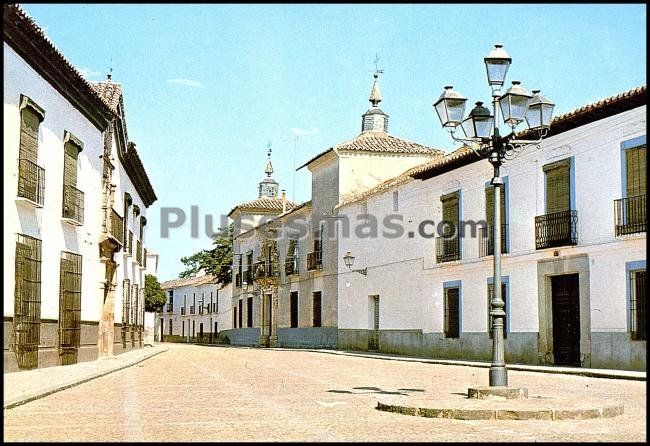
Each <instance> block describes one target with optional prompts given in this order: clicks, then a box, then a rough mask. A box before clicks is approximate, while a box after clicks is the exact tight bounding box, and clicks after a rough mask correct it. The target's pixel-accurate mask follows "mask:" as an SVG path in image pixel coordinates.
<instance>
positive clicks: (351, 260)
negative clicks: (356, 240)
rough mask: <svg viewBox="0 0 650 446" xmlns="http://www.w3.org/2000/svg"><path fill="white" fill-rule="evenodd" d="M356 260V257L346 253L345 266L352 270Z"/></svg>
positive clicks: (344, 257)
mask: <svg viewBox="0 0 650 446" xmlns="http://www.w3.org/2000/svg"><path fill="white" fill-rule="evenodd" d="M354 258H355V257H354V256H353V255H352V254H351V253H350V251H348V252H346V253H345V255H344V256H343V262H345V266H347V267H348V268H352V265H354Z"/></svg>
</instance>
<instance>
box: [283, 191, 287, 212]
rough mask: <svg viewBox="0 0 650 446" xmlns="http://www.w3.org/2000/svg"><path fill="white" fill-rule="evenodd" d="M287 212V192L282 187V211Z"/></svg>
mask: <svg viewBox="0 0 650 446" xmlns="http://www.w3.org/2000/svg"><path fill="white" fill-rule="evenodd" d="M285 212H287V192H286V191H285V190H284V189H282V213H283V214H284V213H285Z"/></svg>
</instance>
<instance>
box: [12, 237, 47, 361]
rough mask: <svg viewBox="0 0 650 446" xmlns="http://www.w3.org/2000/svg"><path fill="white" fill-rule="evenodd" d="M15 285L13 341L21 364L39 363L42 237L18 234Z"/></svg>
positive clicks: (17, 358)
mask: <svg viewBox="0 0 650 446" xmlns="http://www.w3.org/2000/svg"><path fill="white" fill-rule="evenodd" d="M15 280H16V283H15V289H14V299H15V300H14V320H13V325H14V326H13V328H14V336H15V343H14V345H13V349H14V352H15V354H16V360H17V362H18V367H19V368H21V369H33V368H35V367H37V366H38V344H39V340H40V334H41V330H40V324H41V241H40V240H38V239H35V238H33V237H29V236H27V235H23V234H18V239H17V241H16V271H15Z"/></svg>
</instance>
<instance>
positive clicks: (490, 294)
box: [487, 282, 508, 339]
mask: <svg viewBox="0 0 650 446" xmlns="http://www.w3.org/2000/svg"><path fill="white" fill-rule="evenodd" d="M487 296H488V298H487V308H488V336H489V338H490V339H492V316H490V310H492V303H491V302H492V298H493V297H494V284H493V283H488V291H487ZM501 299H503V311H506V308H507V303H506V302H507V301H508V284H507V283H506V282H501ZM507 337H508V318H507V317H504V318H503V338H504V339H505V338H507Z"/></svg>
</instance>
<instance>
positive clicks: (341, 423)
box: [4, 344, 646, 442]
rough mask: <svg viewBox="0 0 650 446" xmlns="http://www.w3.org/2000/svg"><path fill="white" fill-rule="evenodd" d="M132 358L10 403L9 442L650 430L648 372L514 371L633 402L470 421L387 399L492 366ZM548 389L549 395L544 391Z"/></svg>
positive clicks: (609, 436) (534, 381)
mask: <svg viewBox="0 0 650 446" xmlns="http://www.w3.org/2000/svg"><path fill="white" fill-rule="evenodd" d="M165 346H168V347H169V349H168V350H167V351H164V352H162V353H159V354H157V355H155V356H153V357H151V358H149V359H147V360H145V361H143V362H140V363H138V364H136V365H133V366H131V367H128V368H125V369H122V370H119V371H116V372H114V373H110V374H108V375H105V376H102V377H100V378H97V379H93V380H91V381H89V382H85V383H83V384H80V385H78V386H75V387H72V388H69V389H67V390H63V391H60V392H57V393H53V394H51V395H49V396H46V397H44V398H40V399H37V400H35V401H31V402H28V403H26V404H23V405H21V406H18V407H14V408H12V409H6V410H5V411H4V440H5V441H17V440H18V441H20V440H31V441H48V440H55V441H83V440H89V441H263V440H269V441H355V440H359V441H372V440H375V441H531V442H532V441H645V440H646V433H645V432H646V382H645V381H632V380H623V379H605V378H590V377H583V376H569V375H562V374H547V373H537V372H525V371H510V373H509V378H510V385H512V386H521V387H527V388H528V389H529V392H530V394H531V395H539V396H542V397H544V396H547V397H549V398H551V397H554V396H557V395H565V396H568V395H573V396H574V398H575V400H576V401H581V400H584V401H589V400H591V399H598V400H599V401H607V402H608V403H618V404H624V406H625V411H624V414H623V415H621V416H618V417H615V418H605V419H593V420H561V421H560V420H556V421H543V420H529V421H521V420H518V421H511V420H479V421H463V420H449V419H431V418H423V417H413V416H406V415H401V414H397V413H389V412H382V411H378V410H376V407H377V402H378V401H385V400H386V398H388V399H390V398H399V399H402V400H404V399H406V400H408V399H409V398H413V399H422V398H427V397H429V398H434V397H437V396H442V397H443V398H444V397H446V396H449V395H457V394H459V393H463V394H466V393H467V388H468V387H470V386H484V385H487V384H488V382H487V381H488V371H487V370H486V369H482V368H476V367H467V366H454V365H441V364H427V363H421V362H407V361H386V360H381V359H375V358H367V357H355V356H346V355H332V354H327V353H319V352H312V351H300V350H297V351H296V350H294V351H291V350H264V349H252V348H234V347H208V346H196V345H182V344H166V345H165ZM542 399H543V398H542Z"/></svg>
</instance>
